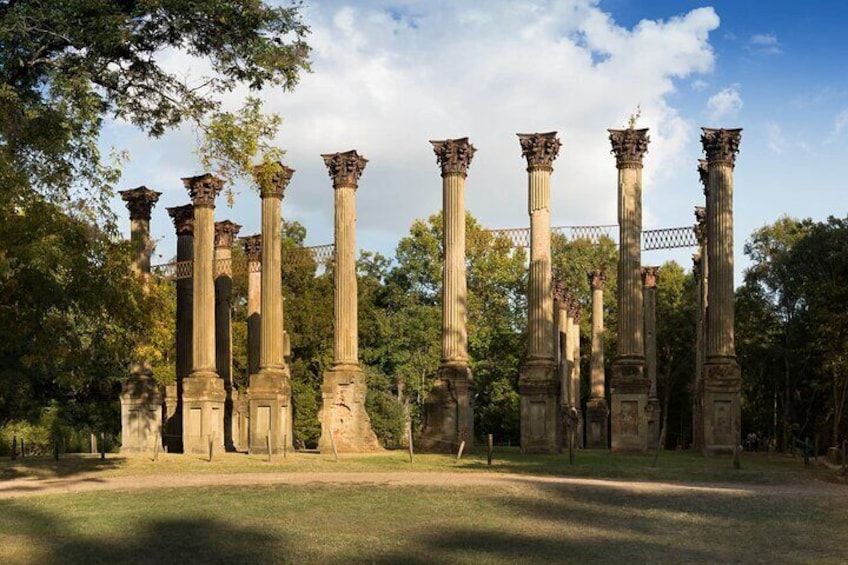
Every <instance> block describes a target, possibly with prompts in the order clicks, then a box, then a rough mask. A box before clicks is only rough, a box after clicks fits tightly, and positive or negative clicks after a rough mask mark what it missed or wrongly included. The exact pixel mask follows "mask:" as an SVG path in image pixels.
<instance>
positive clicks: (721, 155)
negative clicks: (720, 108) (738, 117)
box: [701, 128, 742, 167]
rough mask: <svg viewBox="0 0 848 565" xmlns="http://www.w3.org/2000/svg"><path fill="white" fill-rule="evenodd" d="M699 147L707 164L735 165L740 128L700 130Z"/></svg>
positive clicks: (740, 136) (740, 134)
mask: <svg viewBox="0 0 848 565" xmlns="http://www.w3.org/2000/svg"><path fill="white" fill-rule="evenodd" d="M701 131H702V132H703V133H702V134H701V145H703V147H704V153H706V154H707V164H709V165H712V164H714V163H715V164H719V163H720V164H725V165H730V166H731V167H733V166H735V165H736V154H737V153H739V142H740V141H741V139H742V128H736V129H723V128H718V129H715V128H701Z"/></svg>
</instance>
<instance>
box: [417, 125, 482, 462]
mask: <svg viewBox="0 0 848 565" xmlns="http://www.w3.org/2000/svg"><path fill="white" fill-rule="evenodd" d="M430 143H432V144H433V150H434V152H435V153H436V159H437V162H438V164H439V166H440V167H441V170H442V211H443V214H442V222H443V228H444V250H445V256H444V265H443V271H442V272H443V275H444V276H443V277H442V278H443V281H444V283H443V287H442V364H441V367H440V369H439V379H438V380H437V382H436V384H435V386H434V387H433V389H432V390H431V391H430V394H428V396H427V399H426V400H425V401H424V426H423V428H422V430H421V438H420V439H419V441H418V446H419V447H420V448H421V449H424V450H427V451H455V450H456V449H457V448H458V446H459V444H460V443H461V442H463V441H464V442H466V445H468V446H470V445H471V443H472V442H473V440H474V411H473V399H474V380H473V378H472V375H471V369H470V368H469V367H468V329H467V304H468V287H467V283H466V277H465V178H466V176H467V174H468V166H469V165H470V164H471V160H472V158H473V157H474V152H475V149H474V146H473V145H471V143H469V141H468V138H467V137H466V138H461V139H447V140H444V141H431V142H430Z"/></svg>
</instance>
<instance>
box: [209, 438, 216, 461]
mask: <svg viewBox="0 0 848 565" xmlns="http://www.w3.org/2000/svg"><path fill="white" fill-rule="evenodd" d="M214 438H215V435H214V434H209V462H210V463H212V452H213V451H214V446H215V439H214Z"/></svg>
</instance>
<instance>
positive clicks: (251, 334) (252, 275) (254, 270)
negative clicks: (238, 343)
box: [242, 235, 262, 375]
mask: <svg viewBox="0 0 848 565" xmlns="http://www.w3.org/2000/svg"><path fill="white" fill-rule="evenodd" d="M242 244H243V246H244V252H245V255H246V256H247V372H248V374H249V375H255V374H256V373H258V372H259V349H260V344H259V342H260V338H259V336H260V334H261V333H262V332H261V314H260V308H261V300H262V272H261V268H262V236H261V235H253V236H250V237H246V238H244V239H243V240H242Z"/></svg>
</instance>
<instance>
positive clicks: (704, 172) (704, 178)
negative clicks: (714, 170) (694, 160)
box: [698, 159, 710, 196]
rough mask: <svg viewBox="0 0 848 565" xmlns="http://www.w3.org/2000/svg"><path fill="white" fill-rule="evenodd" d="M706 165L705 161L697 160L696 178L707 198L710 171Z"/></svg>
mask: <svg viewBox="0 0 848 565" xmlns="http://www.w3.org/2000/svg"><path fill="white" fill-rule="evenodd" d="M708 165H709V163H708V162H707V160H706V159H698V178H699V179H700V180H701V186H702V187H703V189H704V196H709V193H710V169H709V166H708Z"/></svg>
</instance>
